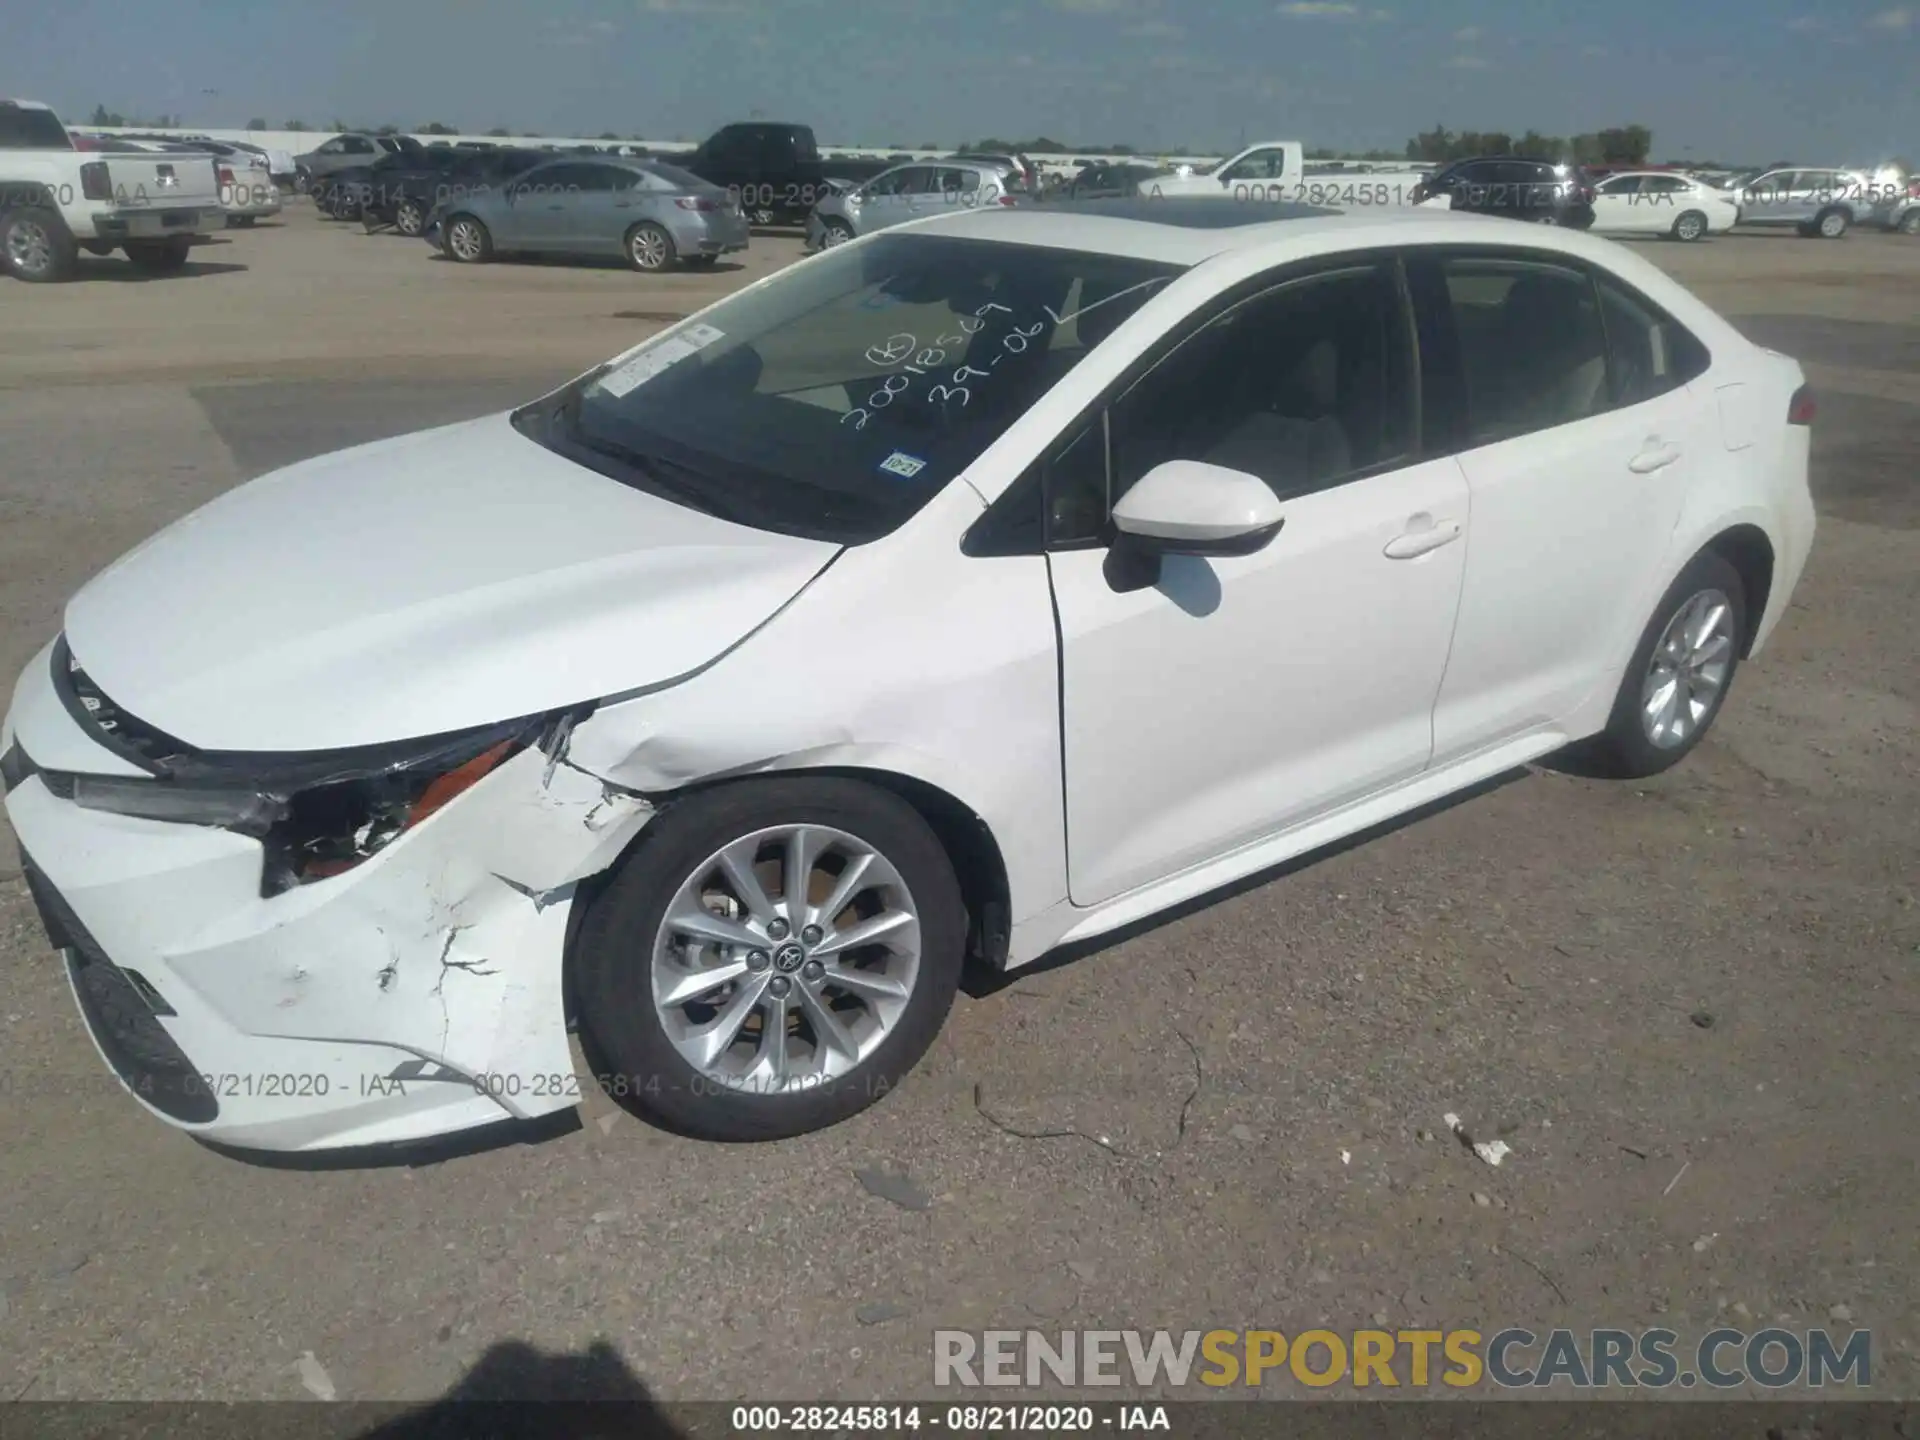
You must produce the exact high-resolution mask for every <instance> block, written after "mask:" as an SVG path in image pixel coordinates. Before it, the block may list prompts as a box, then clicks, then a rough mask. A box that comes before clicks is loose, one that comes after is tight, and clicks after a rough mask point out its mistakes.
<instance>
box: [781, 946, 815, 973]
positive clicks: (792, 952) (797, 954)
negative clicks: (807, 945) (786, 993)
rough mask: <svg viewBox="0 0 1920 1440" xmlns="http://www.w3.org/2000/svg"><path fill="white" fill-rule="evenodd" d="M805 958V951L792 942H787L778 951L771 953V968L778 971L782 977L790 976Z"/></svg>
mask: <svg viewBox="0 0 1920 1440" xmlns="http://www.w3.org/2000/svg"><path fill="white" fill-rule="evenodd" d="M806 958H807V952H806V951H805V950H803V949H801V948H800V946H798V945H796V944H794V943H793V942H792V941H788V942H787V943H786V944H785V945H782V946H781V947H780V948H779V949H778V950H776V951H774V952H773V968H774V969H776V970H778V971H780V972H781V974H783V975H791V974H792V973H793V972H794V971H796V970H798V969H799V968H800V964H801V962H802V961H803V960H805V959H806Z"/></svg>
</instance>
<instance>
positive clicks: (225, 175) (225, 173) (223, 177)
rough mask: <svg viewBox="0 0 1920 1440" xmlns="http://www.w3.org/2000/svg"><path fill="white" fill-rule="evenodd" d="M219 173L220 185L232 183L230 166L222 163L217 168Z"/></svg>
mask: <svg viewBox="0 0 1920 1440" xmlns="http://www.w3.org/2000/svg"><path fill="white" fill-rule="evenodd" d="M219 175H220V183H221V184H222V185H231V184H233V170H232V168H231V167H230V166H226V165H222V166H221V167H220V170H219Z"/></svg>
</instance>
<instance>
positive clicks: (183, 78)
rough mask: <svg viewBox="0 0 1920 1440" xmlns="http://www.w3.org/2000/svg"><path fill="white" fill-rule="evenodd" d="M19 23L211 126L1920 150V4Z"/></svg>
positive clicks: (1766, 156) (327, 7) (398, 13)
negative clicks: (1423, 133)
mask: <svg viewBox="0 0 1920 1440" xmlns="http://www.w3.org/2000/svg"><path fill="white" fill-rule="evenodd" d="M0 34H3V35H5V36H6V37H7V45H6V47H5V50H4V52H0V94H10V95H18V96H28V97H32V98H36V99H43V100H46V101H48V102H50V103H52V104H53V105H55V106H56V107H57V108H59V109H60V110H61V111H62V112H63V113H65V114H67V115H69V116H70V117H78V118H84V116H85V115H86V114H87V113H88V112H90V111H91V110H92V108H93V106H94V105H95V104H99V103H104V104H106V105H107V106H109V107H110V108H112V109H116V110H123V111H128V112H143V113H154V112H160V111H166V112H173V113H180V114H183V115H185V116H186V118H187V119H188V120H189V122H190V123H193V124H196V125H203V126H207V127H215V126H223V125H240V124H244V123H245V122H246V121H247V120H248V119H249V118H252V117H254V116H262V117H265V118H267V119H268V120H269V121H270V122H271V123H272V124H274V125H276V126H277V125H279V124H280V122H282V121H283V120H286V119H288V118H291V117H298V118H300V119H304V120H305V121H307V122H308V123H309V124H311V125H314V126H324V125H326V124H327V122H328V121H329V120H331V119H332V118H333V117H334V116H335V115H339V116H341V117H342V118H345V119H347V120H349V121H357V122H362V123H369V124H379V123H383V122H391V123H394V124H398V125H402V126H406V127H413V126H416V125H423V124H425V123H426V122H428V121H430V120H440V121H443V122H445V123H447V124H451V125H455V126H459V127H462V128H464V129H467V130H470V131H479V130H484V129H486V128H488V127H491V126H494V125H505V126H510V127H513V128H514V129H515V130H518V131H521V132H523V133H547V134H599V133H600V132H601V131H604V130H614V131H618V132H619V133H621V134H633V133H639V134H644V135H646V136H647V137H649V138H657V139H671V138H673V137H675V136H680V135H684V136H686V137H688V138H689V139H699V138H701V137H702V136H704V135H705V134H707V133H708V132H709V131H711V130H712V129H714V128H715V127H716V126H718V125H720V124H721V123H723V122H725V121H727V120H732V119H746V118H749V117H751V116H752V115H753V114H754V113H755V112H760V113H761V114H762V115H763V116H764V117H765V118H768V119H788V120H803V121H806V122H809V123H811V124H812V125H814V127H815V128H816V129H817V130H818V131H819V132H820V138H821V140H822V141H823V142H825V143H829V144H835V143H840V144H851V143H866V144H888V145H891V144H896V143H897V144H901V145H907V146H917V145H920V144H922V143H924V142H927V141H933V142H936V143H939V144H941V145H947V144H955V143H959V142H961V141H964V140H969V139H976V138H979V137H980V136H983V135H992V134H998V135H1003V136H1007V137H1009V138H1021V137H1027V136H1032V135H1036V134H1046V135H1050V136H1053V137H1056V138H1058V139H1060V140H1062V141H1064V142H1065V143H1067V144H1069V145H1080V146H1088V147H1091V146H1092V145H1094V144H1097V143H1103V142H1107V141H1113V142H1123V143H1130V144H1134V145H1136V146H1140V147H1142V148H1153V149H1168V148H1171V147H1173V146H1174V145H1176V144H1184V145H1187V146H1191V147H1197V148H1201V149H1214V148H1220V147H1230V146H1232V145H1233V144H1234V143H1235V142H1236V141H1239V140H1241V139H1243V138H1244V139H1247V140H1253V139H1263V138H1285V139H1298V140H1302V141H1305V142H1306V143H1307V144H1308V145H1328V146H1338V147H1342V148H1355V149H1360V148H1369V147H1374V146H1382V147H1392V148H1395V149H1397V148H1398V147H1399V146H1401V145H1402V144H1404V143H1405V141H1406V139H1407V137H1408V136H1409V135H1411V134H1413V133H1415V132H1416V131H1419V130H1424V129H1427V128H1430V127H1431V126H1433V125H1434V124H1435V123H1443V124H1445V125H1447V126H1448V127H1449V128H1451V129H1455V130H1462V129H1504V130H1510V131H1512V132H1515V133H1518V132H1520V131H1524V130H1526V129H1527V128H1529V127H1533V128H1537V129H1539V130H1542V131H1544V132H1547V133H1549V134H1567V133H1572V132H1577V131H1581V130H1591V129H1598V128H1601V127H1604V126H1607V125H1611V124H1627V123H1633V122H1639V123H1642V124H1645V125H1648V126H1650V127H1651V128H1652V130H1653V131H1654V135H1655V149H1656V152H1658V153H1659V154H1660V155H1661V156H1662V157H1665V158H1674V159H1679V158H1684V157H1685V156H1686V155H1688V154H1691V155H1692V156H1694V157H1696V158H1707V157H1710V156H1718V157H1724V158H1728V159H1748V160H1754V161H1756V162H1764V161H1767V160H1772V159H1798V160H1805V161H1809V162H1830V163H1849V164H1850V163H1860V162H1864V161H1870V160H1877V159H1880V158H1884V157H1885V156H1888V155H1892V154H1904V155H1907V156H1909V157H1911V158H1913V159H1915V160H1917V161H1920V83H1916V81H1917V77H1920V0H1909V3H1900V0H1859V3H1850V0H1832V3H1825V4H1820V3H1812V0H1799V3H1794V0H1739V3H1735V0H1614V3H1612V4H1610V5H1591V4H1575V3H1573V0H1423V3H1420V4H1414V3H1410V0H1376V3H1357V0H1356V3H1344V0H1291V3H1289V0H1213V3H1197V0H1185V3H1178V0H1025V3H1022V4H1017V5H1016V4H1011V3H1007V0H541V3H539V4H530V3H524V0H522V3H511V0H464V3H463V0H327V3H306V0H162V3H152V4H147V5H141V6H124V5H121V4H113V3H104V0H62V3H57V4H55V3H45V0H0ZM209 91H211V92H216V93H211V94H209V93H207V92H209Z"/></svg>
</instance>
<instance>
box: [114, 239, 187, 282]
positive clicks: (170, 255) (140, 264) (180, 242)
mask: <svg viewBox="0 0 1920 1440" xmlns="http://www.w3.org/2000/svg"><path fill="white" fill-rule="evenodd" d="M125 249H126V252H127V259H128V260H130V261H132V262H133V266H134V268H135V269H136V270H144V271H146V272H147V273H148V274H149V275H170V274H172V273H174V272H175V271H178V270H184V269H186V267H187V256H188V255H189V254H190V253H191V252H192V250H193V242H192V241H191V240H189V239H187V238H186V237H185V236H184V235H176V236H174V237H172V238H171V239H168V240H129V241H128V242H127V243H126V246H125Z"/></svg>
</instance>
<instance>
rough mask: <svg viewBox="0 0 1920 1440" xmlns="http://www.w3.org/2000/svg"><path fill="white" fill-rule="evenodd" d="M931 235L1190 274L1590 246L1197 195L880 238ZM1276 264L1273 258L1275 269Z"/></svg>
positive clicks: (1584, 250) (1565, 234) (1054, 204)
mask: <svg viewBox="0 0 1920 1440" xmlns="http://www.w3.org/2000/svg"><path fill="white" fill-rule="evenodd" d="M921 229H926V230H929V231H931V230H934V229H937V230H938V231H939V233H940V234H942V235H956V236H962V237H966V238H969V239H982V240H1002V241H1005V242H1007V243H1009V244H1016V245H1039V246H1043V247H1046V248H1049V249H1059V250H1082V251H1091V252H1093V253H1095V254H1107V255H1116V256H1125V257H1127V258H1129V259H1135V260H1151V261H1158V262H1161V263H1164V264H1171V265H1184V266H1192V265H1198V264H1200V263H1201V262H1202V261H1204V260H1209V259H1211V258H1213V257H1214V256H1216V255H1221V254H1225V253H1227V252H1229V251H1235V250H1245V249H1253V248H1257V247H1262V246H1280V245H1282V244H1283V243H1284V242H1286V241H1291V240H1298V241H1300V242H1302V244H1301V246H1300V247H1299V248H1300V250H1301V253H1302V255H1303V256H1304V255H1307V254H1315V253H1321V252H1324V251H1328V250H1335V249H1338V248H1339V245H1340V242H1341V241H1343V240H1344V241H1347V242H1350V243H1351V244H1353V245H1354V246H1356V247H1365V246H1372V245H1392V244H1408V245H1444V244H1449V243H1461V242H1470V243H1476V244H1487V243H1498V241H1499V240H1500V239H1505V240H1508V241H1512V242H1516V243H1526V244H1529V245H1533V246H1535V247H1536V248H1542V249H1560V250H1566V251H1567V252H1568V253H1570V254H1583V255H1584V254H1591V253H1594V252H1593V250H1592V249H1591V247H1592V246H1596V245H1608V244H1610V243H1611V242H1606V241H1598V240H1594V239H1592V238H1591V237H1588V236H1586V235H1584V234H1582V233H1580V232H1579V231H1575V230H1569V229H1565V228H1562V227H1558V226H1552V227H1549V226H1529V227H1528V228H1527V230H1526V231H1525V232H1524V233H1516V230H1515V224H1514V222H1513V221H1511V220H1506V219H1501V218H1499V217H1497V216H1489V215H1475V214H1471V213H1468V212H1462V211H1453V210H1435V209H1425V208H1421V207H1418V206H1411V205H1406V206H1398V205H1396V206H1382V207H1380V208H1378V209H1366V210H1351V211H1341V210H1333V209H1327V208H1324V207H1316V206H1311V205H1294V204H1288V203H1285V202H1263V201H1244V202H1243V201H1238V200H1227V199H1214V198H1210V197H1198V198H1193V199H1188V200H1182V199H1175V198H1168V199H1161V200H1155V199H1150V198H1146V197H1138V198H1122V199H1118V200H1104V201H1103V200H1064V201H1047V202H1045V203H1040V204H1032V205H1015V206H993V207H991V208H986V209H980V210H961V211H958V212H956V213H953V214H945V215H936V216H932V217H929V218H927V219H924V220H912V221H909V222H907V224H906V225H903V226H896V227H894V228H893V230H892V231H890V232H888V233H893V234H899V233H902V232H904V231H913V230H921ZM1284 258H1285V257H1284V256H1276V262H1278V261H1280V260H1283V259H1284Z"/></svg>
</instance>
